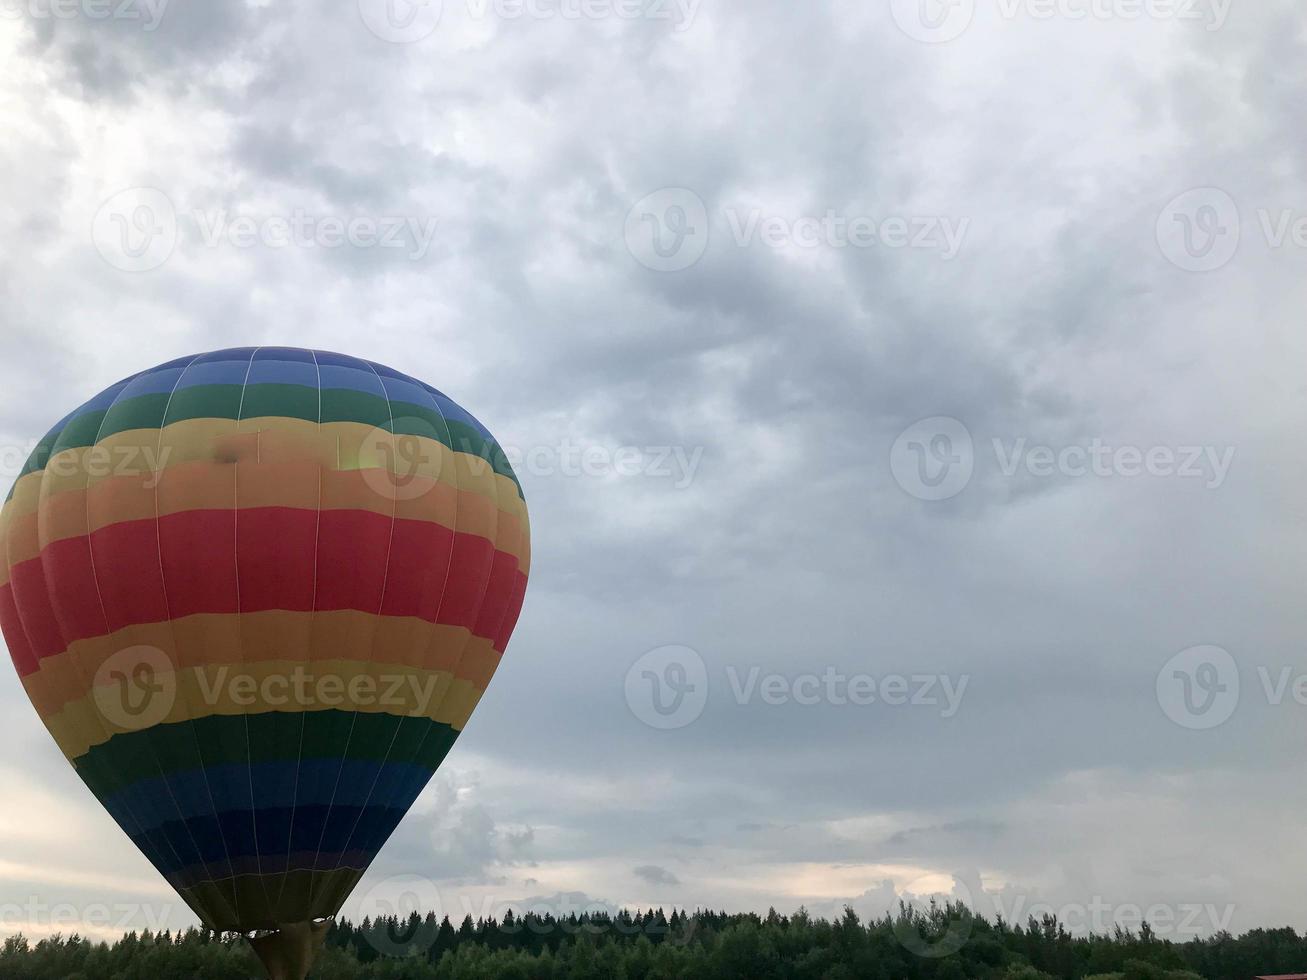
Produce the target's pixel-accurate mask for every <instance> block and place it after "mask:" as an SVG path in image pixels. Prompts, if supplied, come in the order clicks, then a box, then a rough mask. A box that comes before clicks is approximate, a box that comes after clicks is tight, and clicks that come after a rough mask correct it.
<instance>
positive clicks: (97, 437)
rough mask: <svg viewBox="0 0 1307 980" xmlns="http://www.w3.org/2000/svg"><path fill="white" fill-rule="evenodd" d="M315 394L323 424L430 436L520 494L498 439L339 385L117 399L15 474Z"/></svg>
mask: <svg viewBox="0 0 1307 980" xmlns="http://www.w3.org/2000/svg"><path fill="white" fill-rule="evenodd" d="M170 398H171V401H169V399H170ZM319 398H320V399H321V412H322V421H323V422H359V423H362V424H364V425H372V426H376V427H377V428H380V429H386V430H388V431H393V432H395V433H396V434H397V435H419V436H425V437H427V438H429V439H434V440H437V441H438V442H441V443H444V444H445V445H446V446H448V447H449V448H450V449H452V450H454V451H455V452H461V453H467V454H468V455H470V456H475V457H477V458H478V459H482V460H485V461H486V462H487V463H489V464H490V465H491V466H492V467H493V469H494V471H495V472H496V473H498V474H500V475H501V476H504V477H507V478H508V479H510V480H512V481H513V483H514V484H516V485H517V487H518V492H519V494H520V493H521V489H522V485H521V483H520V482H519V481H518V479H517V474H515V473H514V472H513V468H512V466H510V465H509V462H508V458H507V456H505V454H504V451H503V450H502V449H501V448H500V446H499V443H498V442H496V441H495V440H494V439H487V438H486V437H485V436H484V435H482V434H481V433H480V432H479V431H477V430H476V429H475V428H473V427H472V426H470V425H467V424H466V423H463V422H459V421H450V420H447V419H445V417H444V416H443V415H441V414H440V413H439V412H438V411H436V410H435V409H434V408H433V407H432V406H430V405H414V404H412V403H410V402H399V401H397V402H390V403H388V402H387V401H386V399H385V398H382V397H380V396H377V395H372V394H368V393H367V392H363V391H354V390H352V389H346V388H324V389H322V390H321V391H319V390H318V389H316V388H309V387H305V386H303V385H289V384H258V385H249V386H247V387H242V386H241V385H197V386H195V387H193V388H183V389H182V390H180V391H177V392H175V393H174V394H172V395H171V396H169V395H167V394H153V395H138V396H137V397H135V398H127V399H124V400H122V401H120V402H116V403H115V404H114V405H113V406H112V407H111V408H110V409H109V410H108V411H107V412H105V411H97V412H87V413H85V414H83V415H78V416H76V417H75V418H73V419H71V420H70V421H69V422H68V424H67V425H65V426H64V427H63V429H62V430H59V431H55V432H51V433H49V434H48V435H47V436H46V437H45V438H44V439H42V440H41V443H40V444H39V445H38V446H37V448H36V450H35V451H34V452H33V453H32V455H31V456H30V457H29V458H28V460H27V464H26V465H25V466H24V467H23V472H22V474H21V476H26V475H27V474H29V473H35V472H38V471H40V470H42V469H44V468H45V465H46V463H47V462H48V461H49V459H50V457H51V456H52V455H55V454H57V453H60V452H63V451H64V450H66V449H80V448H84V447H88V446H93V445H95V444H96V443H97V442H98V441H103V440H104V439H107V438H109V437H110V436H113V435H116V434H117V433H120V432H127V431H130V430H133V429H157V428H162V427H164V426H165V425H172V424H173V423H175V422H185V421H189V420H191V419H230V420H236V419H239V418H247V419H249V418H263V417H279V418H293V419H303V420H305V421H307V422H317V421H318V412H319ZM165 412H166V413H167V414H166V416H165ZM392 416H393V421H392ZM21 476H20V478H21ZM12 492H13V491H12V490H11V491H10V494H11V495H12Z"/></svg>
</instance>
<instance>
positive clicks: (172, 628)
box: [154, 355, 241, 922]
mask: <svg viewBox="0 0 1307 980" xmlns="http://www.w3.org/2000/svg"><path fill="white" fill-rule="evenodd" d="M200 356H201V355H196V356H195V357H193V358H191V360H190V362H189V363H187V365H186V366H185V367H184V368H182V369H181V372H180V373H179V374H178V375H177V381H176V383H175V384H174V385H173V386H172V390H171V391H169V392H168V400H167V401H166V402H164V406H163V415H162V416H160V419H159V432H158V442H157V443H156V445H155V459H156V460H158V459H160V456H161V453H162V450H163V430H164V426H165V423H167V421H168V412H169V410H170V409H171V408H172V400H173V397H174V396H175V395H176V394H177V391H178V389H180V388H181V383H182V379H183V378H185V377H186V372H187V371H189V370H190V368H191V365H193V364H194V363H195V362H196V361H197V360H199V358H200ZM162 482H163V474H162V471H160V474H159V476H158V477H157V478H156V479H155V482H154V536H155V541H156V543H157V544H158V549H159V581H160V582H161V583H163V602H164V608H165V609H166V610H167V612H168V630H169V632H170V633H171V634H172V642H173V648H174V649H175V650H177V652H178V655H179V656H180V652H181V650H180V647H179V646H178V643H177V627H176V625H175V624H174V623H173V619H172V602H171V601H170V600H169V598H168V580H167V578H166V577H165V576H164V572H163V531H162V529H161V527H160V518H159V484H160V483H162ZM177 666H178V668H180V667H181V664H178V665H177ZM187 725H188V726H189V728H190V730H191V735H192V736H193V737H194V739H195V754H196V756H197V757H198V758H199V760H200V773H201V775H202V776H203V777H204V790H205V792H206V793H208V795H209V806H210V808H211V809H212V810H213V822H214V824H216V825H217V828H218V837H219V838H220V839H221V840H222V852H223V854H225V855H226V856H227V870H228V871H230V872H231V878H232V900H233V901H234V902H235V903H236V905H235V908H232V909H231V912H232V914H233V915H234V916H235V917H236V921H237V922H240V917H241V911H240V896H239V895H238V894H237V893H236V868H235V866H234V865H233V864H232V860H231V848H230V847H228V846H227V835H226V834H224V833H223V832H222V820H221V818H220V816H219V814H218V803H217V801H216V800H215V799H214V798H213V786H212V784H210V782H209V770H208V765H207V764H206V763H205V761H204V752H203V751H202V750H201V749H200V733H199V729H198V728H197V726H196V724H195V718H194V716H191V717H190V718H189V719H188V720H187ZM210 883H212V884H215V885H216V884H217V882H216V881H214V880H213V879H210ZM218 891H219V894H221V889H219V890H218Z"/></svg>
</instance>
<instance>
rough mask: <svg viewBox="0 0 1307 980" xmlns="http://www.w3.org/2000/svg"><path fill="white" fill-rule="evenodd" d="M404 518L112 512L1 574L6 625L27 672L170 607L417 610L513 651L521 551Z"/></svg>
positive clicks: (172, 612) (183, 612)
mask: <svg viewBox="0 0 1307 980" xmlns="http://www.w3.org/2000/svg"><path fill="white" fill-rule="evenodd" d="M393 526H394V533H393V537H392V519H391V518H390V517H389V516H386V515H382V514H374V513H371V512H369V511H360V510H327V511H322V512H321V513H319V512H318V511H312V510H304V509H297V508H287V507H258V508H247V509H242V510H239V511H233V510H195V511H187V512H185V513H181V514H171V515H168V516H166V517H163V518H160V519H159V520H158V522H157V523H156V521H154V520H153V519H146V520H139V521H125V522H122V523H119V524H111V525H109V526H107V527H104V528H101V529H100V530H98V531H96V532H94V533H93V534H92V535H90V537H89V539H88V538H86V537H78V538H69V539H66V540H63V541H56V542H53V543H51V544H49V545H47V546H46V548H45V549H44V550H43V551H42V552H41V554H40V555H39V556H37V557H36V558H32V559H29V560H28V561H24V562H20V563H19V564H17V565H14V566H13V568H12V569H11V570H10V582H9V583H8V584H6V585H4V586H0V626H2V627H3V629H4V633H5V636H6V638H7V639H8V640H9V647H10V651H11V653H12V654H13V658H14V663H15V666H17V668H18V672H19V674H21V675H24V676H25V675H27V674H30V673H32V672H33V671H34V670H35V669H36V667H37V662H38V660H39V659H40V658H44V657H49V656H53V655H54V654H57V653H61V652H63V651H64V650H65V649H67V647H68V644H69V643H71V642H73V641H74V640H83V639H89V638H91V637H95V636H102V635H104V634H105V633H110V632H114V631H116V630H120V629H123V628H124V627H127V626H132V625H137V624H143V623H157V622H163V621H165V620H167V619H169V618H170V616H171V618H174V619H177V618H181V617H183V616H190V615H194V614H198V613H211V614H230V613H236V612H249V613H252V612H261V611H264V610H272V609H284V610H288V611H291V612H308V611H310V610H313V609H315V608H316V609H319V610H346V609H348V610H358V611H360V612H367V613H377V612H378V611H379V612H380V613H381V614H383V615H387V616H412V617H416V618H420V619H423V620H426V621H427V622H429V623H437V624H440V625H449V626H463V627H466V628H468V629H469V630H473V632H474V633H475V634H476V635H478V636H482V637H485V638H487V639H490V640H491V641H492V642H495V643H496V649H498V650H500V651H502V649H503V647H502V644H501V643H499V642H497V641H498V640H499V639H500V638H502V639H504V640H506V639H507V631H506V630H505V629H503V628H501V626H500V623H501V622H505V621H507V620H508V619H510V618H511V619H514V620H515V619H516V611H515V610H516V608H520V605H521V597H520V593H521V592H522V591H524V590H525V584H526V582H525V580H526V576H525V575H523V574H522V573H521V572H519V571H518V570H517V559H516V558H515V557H514V556H513V555H510V554H508V553H507V552H500V551H496V550H495V547H494V545H493V544H492V543H491V542H490V541H488V540H487V539H485V538H483V537H480V536H478V535H475V534H468V533H454V532H452V531H450V530H449V528H446V527H443V526H442V525H440V524H436V523H433V522H429V521H414V520H406V519H397V520H394V521H393ZM315 553H316V556H317V561H316V563H315V561H314V556H315ZM92 561H94V564H92ZM447 573H448V574H447ZM165 582H166V583H167V587H166V589H165ZM383 590H384V604H383ZM315 594H316V602H315ZM52 596H53V600H52ZM102 602H103V605H101V603H102ZM20 610H21V616H20V614H19V611H20ZM509 611H512V615H511V617H510V616H509V615H507V613H508V612H509Z"/></svg>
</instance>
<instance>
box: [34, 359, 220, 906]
mask: <svg viewBox="0 0 1307 980" xmlns="http://www.w3.org/2000/svg"><path fill="white" fill-rule="evenodd" d="M197 357H198V356H197ZM191 363H194V361H192V362H191ZM188 366H189V365H188ZM185 372H186V369H185V368H183V369H182V374H185ZM138 377H139V375H138ZM133 380H135V379H133ZM177 382H178V384H180V383H181V376H180V375H179V376H178V379H177ZM128 384H130V382H128ZM127 387H128V385H124V386H123V387H122V388H121V389H120V390H119V391H118V393H117V394H115V395H114V397H113V399H112V400H111V401H110V403H109V407H108V408H106V409H105V413H104V417H103V418H102V419H100V425H99V426H98V428H97V429H96V433H95V439H94V441H93V442H92V445H93V446H96V445H99V443H100V433H102V432H103V431H104V424H105V422H106V421H108V419H109V413H110V412H111V411H113V406H114V405H116V404H118V399H119V398H121V397H122V394H123V392H124V391H126V390H127ZM41 482H42V484H43V485H44V482H45V481H44V478H43V479H42V481H41ZM87 490H88V493H87V495H86V532H87V534H86V541H87V552H88V554H89V556H90V561H91V581H92V582H93V583H94V584H95V594H96V597H97V598H98V599H99V602H100V610H101V612H102V613H103V614H104V619H105V625H106V627H107V626H108V625H109V611H108V609H106V608H105V605H104V593H103V592H102V591H101V589H100V576H99V570H98V569H97V568H96V565H95V544H94V542H95V537H94V536H93V535H92V534H91V495H90V493H89V490H90V474H89V473H88V474H87ZM152 727H153V726H152ZM149 731H150V729H148V728H147V729H144V730H143V731H142V733H141V734H142V736H144V738H145V743H146V744H147V745H148V746H149V747H150V754H151V755H152V756H154V762H155V765H157V766H158V767H159V778H160V780H161V781H162V783H163V785H164V788H165V789H167V791H168V798H169V799H170V800H172V805H173V808H174V809H175V810H176V811H177V816H178V818H179V821H180V823H181V825H182V827H183V828H184V829H185V831H186V836H188V837H190V839H191V846H192V847H194V848H195V855H196V857H198V858H200V859H201V860H200V863H199V865H198V866H199V867H203V866H204V861H203V857H204V855H203V854H202V853H201V852H200V845H199V843H198V842H197V841H196V840H195V835H194V834H193V833H191V828H190V826H189V825H188V824H187V823H186V820H185V818H183V817H182V812H181V806H180V804H178V802H177V797H176V795H175V794H174V793H173V791H172V784H171V783H169V782H168V776H167V774H166V773H164V771H163V763H162V762H160V761H159V753H158V752H156V751H155V746H154V741H153V740H152V739H151V738H149V737H148V732H149ZM163 836H164V839H165V840H167V839H168V838H167V834H164V835H163ZM168 846H169V847H172V850H173V853H174V854H176V856H177V859H178V861H180V860H181V855H180V854H177V849H176V848H175V847H173V846H172V842H171V841H168ZM182 870H184V867H183V868H182V869H179V872H178V875H179V877H180V874H181V871H182ZM187 887H188V888H193V887H194V884H192V885H188V886H187Z"/></svg>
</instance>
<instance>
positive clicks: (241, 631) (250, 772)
mask: <svg viewBox="0 0 1307 980" xmlns="http://www.w3.org/2000/svg"><path fill="white" fill-rule="evenodd" d="M261 350H263V348H262V347H261V346H260V347H256V348H254V352H253V353H252V354H250V363H249V365H248V366H247V367H246V368H245V380H244V381H242V382H241V398H240V403H239V404H238V405H237V406H236V435H237V437H239V436H240V434H241V422H242V421H243V418H242V417H243V416H244V414H245V390H246V389H247V388H248V387H249V383H250V373H251V372H252V371H253V370H254V359H255V358H256V357H258V356H259V351H261ZM254 452H255V465H256V466H257V465H258V454H259V434H258V433H257V432H256V433H255V436H254ZM240 467H241V461H240V456H239V455H237V457H236V460H235V462H233V463H232V466H231V489H232V521H231V526H232V543H231V544H232V549H231V550H232V567H233V569H234V571H235V572H236V645H237V648H238V649H239V650H240V658H241V659H240V662H241V665H242V666H244V664H245V625H244V609H243V608H242V606H241V549H240V536H241V532H240V524H241V508H240V503H241V492H240ZM241 718H243V719H244V721H245V775H246V778H247V780H248V782H249V786H250V829H251V830H252V831H253V833H254V863H255V866H256V867H257V868H258V869H259V873H258V879H259V885H260V886H261V887H262V888H263V897H264V899H265V900H267V903H268V914H269V916H271V914H272V896H271V895H269V894H268V879H267V878H266V877H265V876H264V874H263V853H262V850H261V848H260V847H259V817H258V812H259V808H258V806H257V805H256V803H257V801H256V800H255V799H254V757H253V756H252V755H251V754H250V713H249V705H246V704H242V705H241ZM232 887H233V888H235V887H236V882H235V881H233V882H232Z"/></svg>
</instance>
